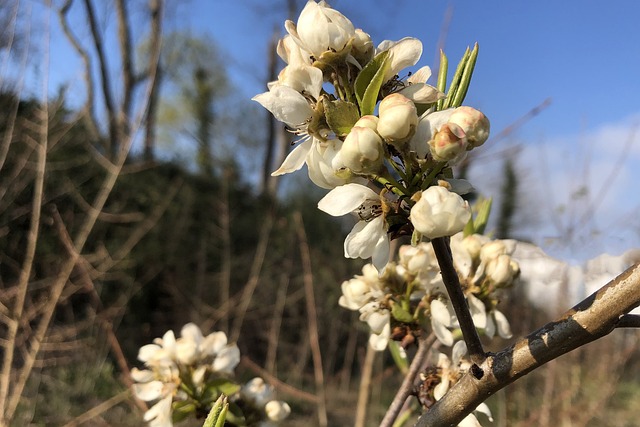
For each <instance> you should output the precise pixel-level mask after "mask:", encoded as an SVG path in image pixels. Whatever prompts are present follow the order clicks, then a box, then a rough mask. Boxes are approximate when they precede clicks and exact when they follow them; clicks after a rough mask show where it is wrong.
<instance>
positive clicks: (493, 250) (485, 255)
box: [480, 240, 507, 264]
mask: <svg viewBox="0 0 640 427" xmlns="http://www.w3.org/2000/svg"><path fill="white" fill-rule="evenodd" d="M506 253H507V248H506V246H505V245H504V243H503V242H502V241H501V240H494V241H492V242H489V243H487V244H485V245H483V246H482V249H481V250H480V261H482V262H483V263H485V264H489V263H490V262H491V261H493V260H494V259H496V258H497V257H499V256H500V255H504V254H506Z"/></svg>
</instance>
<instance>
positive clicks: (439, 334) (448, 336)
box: [431, 317, 453, 347]
mask: <svg viewBox="0 0 640 427" xmlns="http://www.w3.org/2000/svg"><path fill="white" fill-rule="evenodd" d="M431 328H432V329H433V333H434V334H435V335H436V338H438V341H440V342H441V343H442V344H444V345H446V346H449V347H450V346H451V345H452V344H453V334H452V333H451V331H450V330H449V329H447V328H446V327H445V326H444V325H443V324H442V323H440V322H437V321H436V320H435V319H434V318H433V317H432V318H431Z"/></svg>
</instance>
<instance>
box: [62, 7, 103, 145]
mask: <svg viewBox="0 0 640 427" xmlns="http://www.w3.org/2000/svg"><path fill="white" fill-rule="evenodd" d="M72 4H73V0H67V1H66V2H65V3H64V5H63V6H62V7H61V8H60V9H58V20H59V21H60V27H61V28H62V32H63V33H64V35H65V36H66V37H67V40H69V43H71V46H73V48H74V49H75V51H76V52H77V53H78V55H79V56H80V58H81V59H82V64H83V68H84V81H85V86H86V90H87V100H86V102H85V103H84V107H83V108H82V109H81V112H82V113H84V116H85V118H86V122H87V129H88V130H89V132H90V133H91V137H92V138H93V139H94V140H97V139H98V138H99V134H100V133H99V132H98V125H97V124H96V123H97V120H96V116H95V105H94V101H95V96H94V88H93V77H92V73H93V71H92V69H91V58H90V57H89V52H87V50H86V49H85V48H83V47H82V44H80V41H79V40H78V38H77V37H76V36H75V35H74V34H73V32H72V31H71V28H69V22H68V20H67V15H68V13H69V10H70V9H71V5H72Z"/></svg>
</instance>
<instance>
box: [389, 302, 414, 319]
mask: <svg viewBox="0 0 640 427" xmlns="http://www.w3.org/2000/svg"><path fill="white" fill-rule="evenodd" d="M391 314H392V315H393V318H394V319H396V320H397V321H399V322H403V323H411V322H413V316H412V315H411V313H409V312H408V311H407V310H405V309H404V308H402V306H401V305H400V304H397V303H396V304H393V307H391Z"/></svg>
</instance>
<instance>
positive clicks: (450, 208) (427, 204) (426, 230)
mask: <svg viewBox="0 0 640 427" xmlns="http://www.w3.org/2000/svg"><path fill="white" fill-rule="evenodd" d="M417 194H420V193H417ZM470 218H471V211H470V209H469V204H468V203H467V202H466V201H464V200H463V199H462V198H461V197H460V196H458V195H457V194H455V193H452V192H450V191H449V190H447V189H446V188H443V187H440V186H433V187H429V188H428V189H426V190H425V191H423V192H422V193H421V197H420V199H419V200H418V201H417V202H416V204H415V205H414V206H413V207H412V208H411V213H410V215H409V219H410V220H411V223H412V224H413V226H414V228H415V229H416V230H417V231H419V232H420V233H422V234H423V235H424V236H426V237H427V238H429V239H435V238H437V237H444V236H453V235H454V234H456V233H458V232H460V231H462V229H463V228H464V226H465V225H466V224H467V222H468V221H469V219H470Z"/></svg>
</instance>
